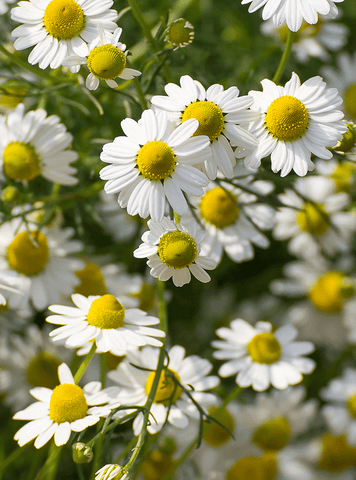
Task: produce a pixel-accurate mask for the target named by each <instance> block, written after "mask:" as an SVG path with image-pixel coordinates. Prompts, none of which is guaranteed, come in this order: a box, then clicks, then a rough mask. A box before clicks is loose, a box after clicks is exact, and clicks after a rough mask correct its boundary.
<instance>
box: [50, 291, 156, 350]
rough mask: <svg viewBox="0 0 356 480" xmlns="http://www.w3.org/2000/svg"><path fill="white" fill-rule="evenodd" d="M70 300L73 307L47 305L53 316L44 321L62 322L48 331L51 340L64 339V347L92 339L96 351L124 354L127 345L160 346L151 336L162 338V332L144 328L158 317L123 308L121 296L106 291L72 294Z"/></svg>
mask: <svg viewBox="0 0 356 480" xmlns="http://www.w3.org/2000/svg"><path fill="white" fill-rule="evenodd" d="M72 301H73V303H74V304H75V307H67V306H64V305H51V306H50V307H48V310H50V311H51V312H53V313H56V314H57V315H50V316H49V317H47V318H46V321H47V322H48V323H54V324H55V325H63V327H59V328H57V329H56V330H53V331H52V332H51V333H50V334H49V335H50V337H53V340H54V341H55V342H56V341H59V340H63V339H65V338H66V339H67V340H66V343H65V344H66V346H68V347H81V346H83V345H85V344H86V343H87V342H90V341H95V343H96V345H97V348H98V350H97V351H98V352H99V353H102V352H111V353H112V354H114V355H126V353H127V351H128V348H129V347H130V346H135V347H140V346H142V345H147V344H148V345H154V346H157V347H159V346H161V345H162V342H160V341H159V340H157V339H155V338H152V337H164V332H162V330H157V329H156V328H150V327H147V325H157V324H158V323H159V319H158V318H156V317H151V316H148V315H147V313H146V312H143V311H142V310H139V309H138V308H124V307H123V305H122V303H124V304H125V302H124V301H123V300H122V299H121V298H120V299H117V298H116V297H114V296H113V295H110V294H106V295H102V296H94V295H90V296H89V297H88V298H86V297H84V296H83V295H80V294H79V293H75V294H73V295H72ZM121 302H122V303H121Z"/></svg>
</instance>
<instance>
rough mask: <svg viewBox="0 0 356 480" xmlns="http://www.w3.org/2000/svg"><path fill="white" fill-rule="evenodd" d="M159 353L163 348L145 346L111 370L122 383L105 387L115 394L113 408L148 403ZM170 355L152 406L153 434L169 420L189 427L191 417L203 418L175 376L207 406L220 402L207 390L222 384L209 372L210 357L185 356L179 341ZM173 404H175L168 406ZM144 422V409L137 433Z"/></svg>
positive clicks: (113, 377)
mask: <svg viewBox="0 0 356 480" xmlns="http://www.w3.org/2000/svg"><path fill="white" fill-rule="evenodd" d="M158 356H159V349H157V348H152V347H144V348H143V349H142V350H141V351H137V352H135V353H131V352H130V353H129V354H128V355H127V357H126V358H125V360H124V361H123V362H121V363H120V365H119V366H118V367H117V369H116V370H113V371H111V372H109V374H108V377H109V378H110V380H112V381H113V382H114V383H115V384H116V385H118V386H113V387H109V388H107V389H105V390H104V393H106V394H107V396H108V398H111V401H109V406H110V407H111V408H116V406H119V405H120V404H122V403H124V404H125V405H145V403H146V401H147V397H148V395H149V393H150V391H151V388H152V384H153V380H154V377H155V371H156V368H157V362H158ZM167 358H168V363H167V365H166V367H165V369H164V370H162V372H161V375H160V379H159V383H158V387H157V391H156V394H155V397H154V401H153V404H152V407H151V410H150V413H151V416H150V423H149V425H148V427H147V430H148V432H149V433H151V434H155V433H157V432H159V431H160V430H161V428H162V427H163V425H164V423H165V421H166V420H167V421H168V422H169V423H170V424H171V425H173V426H175V427H177V428H186V427H187V426H188V424H189V417H193V418H195V419H198V418H199V412H198V409H197V408H196V407H195V405H194V404H193V402H192V401H191V400H190V398H189V397H188V395H187V394H186V393H185V392H184V390H182V388H181V387H180V386H179V385H177V384H176V383H175V381H174V380H173V378H174V379H176V380H177V381H178V382H179V383H180V384H181V385H182V386H183V387H184V388H186V389H187V390H189V391H190V392H191V395H192V397H193V398H194V400H195V401H196V402H198V403H199V404H200V405H201V406H202V407H203V408H204V407H206V406H208V405H212V404H214V403H216V397H215V395H213V394H212V393H206V392H205V390H210V389H212V388H215V387H216V386H217V385H218V384H219V379H218V377H216V376H208V375H209V373H210V372H211V370H212V368H213V366H212V364H211V363H210V362H209V361H208V360H205V359H202V358H200V357H198V356H196V355H192V356H190V357H185V349H184V348H183V347H181V346H179V345H175V346H174V347H172V348H171V349H170V350H169V351H168V355H167ZM169 404H171V405H170V408H169V409H168V406H169ZM128 410H130V409H128ZM125 414H126V411H118V412H117V413H116V414H114V416H113V418H120V416H122V415H125ZM142 423H143V413H142V412H140V413H139V414H138V415H137V416H136V418H135V420H134V422H133V431H134V434H135V435H138V434H139V433H140V431H141V428H142Z"/></svg>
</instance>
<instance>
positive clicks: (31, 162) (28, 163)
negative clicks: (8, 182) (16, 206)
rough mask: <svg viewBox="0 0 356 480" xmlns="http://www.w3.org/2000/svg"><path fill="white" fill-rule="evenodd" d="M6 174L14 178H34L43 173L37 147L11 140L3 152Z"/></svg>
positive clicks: (23, 179)
mask: <svg viewBox="0 0 356 480" xmlns="http://www.w3.org/2000/svg"><path fill="white" fill-rule="evenodd" d="M2 160H3V169H4V172H5V175H7V176H8V177H9V178H12V179H13V180H22V181H25V180H33V179H34V178H36V177H37V175H39V174H40V173H41V166H40V159H39V157H38V155H37V153H36V152H35V149H34V148H33V147H32V146H31V145H29V144H26V143H21V142H11V143H9V144H8V145H7V146H6V147H5V149H4V152H3V154H2Z"/></svg>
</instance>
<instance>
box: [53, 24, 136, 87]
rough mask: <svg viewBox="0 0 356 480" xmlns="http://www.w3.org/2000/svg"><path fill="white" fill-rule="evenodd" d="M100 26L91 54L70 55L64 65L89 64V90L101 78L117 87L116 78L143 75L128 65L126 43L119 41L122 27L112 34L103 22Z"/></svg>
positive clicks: (92, 44)
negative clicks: (107, 30) (106, 30)
mask: <svg viewBox="0 0 356 480" xmlns="http://www.w3.org/2000/svg"><path fill="white" fill-rule="evenodd" d="M98 27H99V35H100V36H99V37H98V38H97V39H95V40H93V41H92V42H91V44H90V46H89V54H88V55H85V56H83V55H71V56H68V57H66V58H65V59H64V60H63V62H62V65H63V66H65V67H74V66H76V65H87V67H88V69H89V72H90V73H89V75H88V76H87V79H86V82H85V84H86V86H87V88H88V89H89V90H96V89H97V88H98V86H99V83H100V80H105V82H106V83H107V85H109V87H111V88H116V87H117V86H118V85H117V83H116V82H115V78H121V79H123V80H132V79H133V78H134V77H137V76H138V75H141V72H139V71H138V70H134V69H133V68H127V67H126V56H127V52H125V50H126V45H124V44H123V43H121V42H119V38H120V35H121V33H122V28H119V27H118V28H116V30H115V31H114V33H113V34H110V32H105V30H104V28H103V26H102V24H101V23H99V25H98Z"/></svg>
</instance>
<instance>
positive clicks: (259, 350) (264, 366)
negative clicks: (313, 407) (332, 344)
mask: <svg viewBox="0 0 356 480" xmlns="http://www.w3.org/2000/svg"><path fill="white" fill-rule="evenodd" d="M230 325H231V328H225V327H223V328H219V329H218V330H217V331H216V334H217V335H218V336H219V337H220V338H222V339H223V340H214V341H213V342H212V345H213V347H215V348H217V349H218V350H217V351H216V352H214V353H213V357H214V358H218V359H220V360H228V361H227V362H226V363H224V365H222V366H221V367H220V369H219V375H220V376H221V377H230V376H231V375H235V373H238V375H237V376H236V383H237V384H238V385H239V386H240V387H242V388H246V387H249V386H252V388H253V389H254V390H257V391H263V390H266V389H267V388H268V387H269V386H270V385H272V386H273V387H275V388H277V389H279V390H284V389H285V388H287V387H288V385H295V384H297V383H300V382H301V381H302V379H303V375H302V374H303V373H304V374H308V373H312V371H313V370H314V368H315V362H314V360H311V359H309V358H304V357H303V355H308V354H309V353H312V352H313V351H314V345H313V344H312V343H311V342H296V341H295V339H296V337H297V335H298V332H297V330H296V329H295V328H294V327H292V326H291V325H284V326H283V327H280V328H278V329H277V330H276V331H275V332H274V333H272V325H271V324H270V323H269V322H257V323H256V326H255V327H252V326H251V325H250V324H249V323H247V322H245V320H242V319H240V318H238V319H236V320H233V321H232V322H231V324H230Z"/></svg>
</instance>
